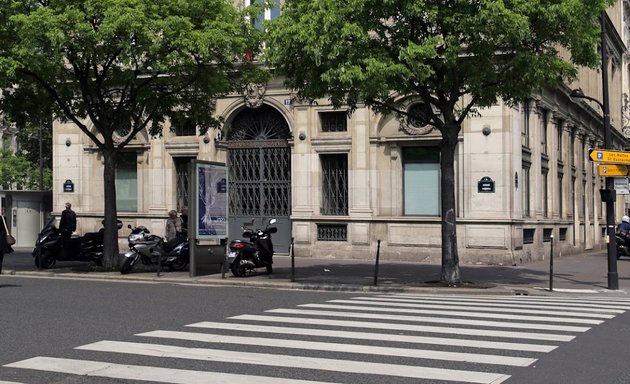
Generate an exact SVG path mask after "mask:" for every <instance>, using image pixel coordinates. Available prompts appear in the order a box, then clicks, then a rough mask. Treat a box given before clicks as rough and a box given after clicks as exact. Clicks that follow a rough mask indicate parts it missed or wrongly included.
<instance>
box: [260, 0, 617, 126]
mask: <svg viewBox="0 0 630 384" xmlns="http://www.w3.org/2000/svg"><path fill="white" fill-rule="evenodd" d="M612 2H614V0H483V1H461V0H449V1H444V0H378V1H375V0H366V1H358V0H315V1H312V0H287V1H285V2H284V8H283V10H282V15H281V16H280V18H279V19H277V20H275V21H273V22H271V23H270V24H269V30H270V34H269V40H270V41H269V44H268V47H269V49H268V52H267V58H268V60H269V61H270V62H271V63H272V64H273V66H274V67H275V68H277V70H278V71H279V72H280V73H282V74H284V75H286V76H287V85H288V86H289V87H290V88H292V89H295V90H298V91H299V93H300V94H301V96H302V97H304V98H306V99H314V98H319V97H330V100H331V101H332V103H333V104H334V105H335V106H340V105H348V106H350V107H351V108H354V107H356V105H357V103H359V102H365V103H367V104H368V105H370V106H371V107H373V108H374V109H376V110H377V111H382V112H391V111H396V110H397V107H396V103H395V101H396V100H395V98H396V97H400V96H403V97H404V96H410V95H414V96H419V97H421V98H422V99H423V100H424V101H425V102H431V103H432V104H433V105H435V106H437V107H439V108H441V109H442V111H441V112H443V113H446V116H449V115H452V114H453V113H454V112H460V113H459V114H458V113H456V114H457V115H458V116H459V117H461V118H464V117H465V116H466V115H467V113H468V112H471V111H474V108H477V107H483V106H489V105H492V104H493V103H495V102H496V100H497V98H499V97H500V98H503V99H504V100H505V101H507V102H514V101H518V100H521V99H522V98H524V97H527V96H529V95H530V94H531V93H533V92H536V91H539V90H540V89H542V88H543V87H548V86H554V85H558V84H559V83H561V82H563V81H568V80H571V79H573V78H575V76H576V73H577V71H576V65H583V66H589V67H595V66H597V65H598V63H599V58H598V56H597V50H596V47H597V43H598V41H599V31H600V25H599V19H598V17H599V15H600V13H601V12H602V11H603V10H604V9H606V7H607V6H609V5H610V4H611V3H612ZM560 48H565V49H567V50H568V52H570V56H568V57H566V58H565V57H561V56H560V55H559V53H558V52H559V49H560ZM464 95H469V96H470V98H469V99H468V100H470V104H468V105H466V106H465V107H464V108H463V109H462V110H459V111H457V109H458V108H457V107H456V105H457V101H458V100H461V97H462V96H464ZM399 112H400V111H399ZM460 121H461V120H460ZM433 123H434V124H435V125H436V126H437V127H438V129H440V130H441V131H442V132H443V133H444V130H445V126H444V121H443V119H441V118H438V117H437V116H434V121H433Z"/></svg>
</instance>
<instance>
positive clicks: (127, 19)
mask: <svg viewBox="0 0 630 384" xmlns="http://www.w3.org/2000/svg"><path fill="white" fill-rule="evenodd" d="M255 10H256V8H252V9H247V10H244V11H242V12H241V11H239V10H237V8H236V7H234V6H233V5H232V4H230V3H229V2H226V1H224V0H188V1H183V0H178V1H173V0H82V1H76V0H62V1H45V2H40V1H30V0H0V52H1V53H2V54H0V86H2V87H3V89H7V88H11V89H13V91H12V93H10V94H9V95H7V96H6V97H9V98H12V97H16V98H22V99H24V96H23V95H20V94H21V93H26V94H29V95H30V96H31V97H32V99H33V100H42V99H44V98H47V99H49V101H52V102H53V104H52V107H53V110H54V113H55V115H56V116H61V117H64V118H66V119H69V120H72V121H73V122H74V123H75V124H77V125H78V126H79V127H80V128H81V129H82V130H83V131H84V132H85V133H86V134H87V135H88V136H90V138H91V139H92V141H94V143H95V144H96V145H97V146H99V148H101V149H103V148H105V147H108V148H112V147H114V146H117V147H118V148H119V149H121V148H122V147H123V146H124V145H126V144H127V142H128V141H129V140H131V138H133V136H134V135H135V134H136V133H138V132H139V131H141V130H143V129H145V128H146V129H148V130H149V131H150V133H151V134H152V135H160V134H161V130H162V125H163V122H164V121H165V118H167V117H169V116H171V115H174V114H179V115H186V117H187V118H191V119H193V121H194V122H195V123H196V124H197V125H198V126H199V127H200V129H201V132H202V133H204V132H205V131H206V130H208V129H209V128H212V127H217V126H219V124H220V121H218V120H217V119H215V117H214V116H213V114H212V113H210V112H212V107H213V105H214V100H215V98H216V97H217V96H221V95H225V94H227V93H229V92H231V91H234V90H238V89H240V88H241V87H242V84H241V79H243V78H245V79H247V80H251V79H264V78H265V76H266V75H265V74H264V73H263V72H261V71H257V70H256V68H255V67H254V66H253V65H251V64H249V63H244V62H243V58H244V56H245V52H246V51H250V52H251V53H252V54H254V55H256V54H257V53H258V52H259V51H260V47H261V44H260V42H261V37H262V33H261V32H260V31H259V30H257V29H255V28H254V27H253V26H252V25H251V24H250V23H248V22H247V21H246V19H245V15H246V14H251V13H252V12H254V11H255ZM237 74H240V76H238V75H237ZM7 108H8V107H7ZM29 111H33V109H32V107H29ZM88 118H89V120H90V122H91V124H93V127H94V128H95V129H96V133H94V131H93V130H91V129H88V126H87V123H86V120H87V119H88ZM90 128H91V127H90ZM120 129H123V130H125V131H127V132H129V131H130V132H131V135H130V137H128V140H126V141H123V142H120V143H114V142H113V140H112V136H113V134H114V132H116V131H117V130H120Z"/></svg>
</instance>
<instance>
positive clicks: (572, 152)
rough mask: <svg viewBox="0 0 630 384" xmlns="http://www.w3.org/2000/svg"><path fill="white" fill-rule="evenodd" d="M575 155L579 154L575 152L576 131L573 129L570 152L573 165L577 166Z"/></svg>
mask: <svg viewBox="0 0 630 384" xmlns="http://www.w3.org/2000/svg"><path fill="white" fill-rule="evenodd" d="M575 156H577V154H576V153H575V131H573V132H571V154H570V158H571V166H572V167H575Z"/></svg>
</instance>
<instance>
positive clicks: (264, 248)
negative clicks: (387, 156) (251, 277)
mask: <svg viewBox="0 0 630 384" xmlns="http://www.w3.org/2000/svg"><path fill="white" fill-rule="evenodd" d="M275 223H276V219H270V220H269V221H268V222H267V226H266V227H265V229H256V230H254V229H252V228H248V226H251V225H253V220H252V223H243V226H241V228H242V229H243V238H246V239H249V241H245V240H232V241H231V242H230V244H229V245H228V255H227V262H228V265H229V267H230V271H232V274H233V275H234V276H236V277H240V276H245V275H247V274H248V273H252V272H254V270H255V269H256V268H262V267H265V268H266V269H267V273H269V274H271V273H272V272H273V267H272V265H273V243H272V241H271V234H272V233H276V232H277V231H278V229H277V228H276V227H270V225H272V224H275Z"/></svg>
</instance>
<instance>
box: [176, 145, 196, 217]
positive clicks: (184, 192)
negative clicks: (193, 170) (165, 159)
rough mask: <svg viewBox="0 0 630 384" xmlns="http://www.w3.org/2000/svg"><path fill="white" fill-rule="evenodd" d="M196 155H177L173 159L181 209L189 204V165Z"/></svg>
mask: <svg viewBox="0 0 630 384" xmlns="http://www.w3.org/2000/svg"><path fill="white" fill-rule="evenodd" d="M193 159H194V157H175V158H173V161H174V162H175V173H176V178H177V180H176V182H177V186H176V188H177V191H176V194H177V209H178V210H179V209H180V208H181V207H184V206H186V207H187V206H188V205H189V200H188V196H189V195H188V181H189V165H190V161H191V160H193Z"/></svg>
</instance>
